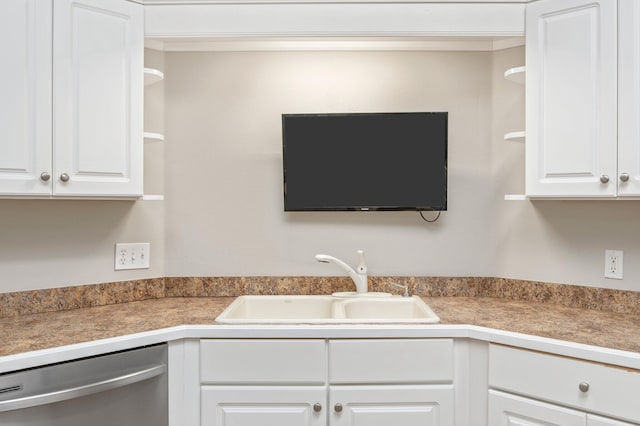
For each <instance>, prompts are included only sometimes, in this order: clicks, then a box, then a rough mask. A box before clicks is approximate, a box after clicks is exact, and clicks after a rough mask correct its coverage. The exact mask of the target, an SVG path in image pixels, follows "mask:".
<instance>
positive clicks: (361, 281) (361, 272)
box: [316, 250, 369, 293]
mask: <svg viewBox="0 0 640 426" xmlns="http://www.w3.org/2000/svg"><path fill="white" fill-rule="evenodd" d="M358 256H359V257H360V263H359V264H358V267H357V268H356V270H355V271H354V270H353V268H352V267H351V266H349V265H347V264H346V263H344V262H343V261H342V260H340V259H337V258H335V257H333V256H328V255H326V254H316V260H317V261H318V262H322V263H335V264H336V265H338V266H339V267H341V268H342V269H343V270H344V271H345V272H346V273H347V274H349V276H350V277H351V279H352V280H353V282H354V284H355V285H356V293H367V292H368V291H369V284H368V280H367V265H366V264H365V262H364V251H362V250H358Z"/></svg>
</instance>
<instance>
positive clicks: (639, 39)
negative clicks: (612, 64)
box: [617, 0, 640, 197]
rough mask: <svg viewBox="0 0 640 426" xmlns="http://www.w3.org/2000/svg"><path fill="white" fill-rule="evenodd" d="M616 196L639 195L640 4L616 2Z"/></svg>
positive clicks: (631, 0)
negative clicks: (617, 68)
mask: <svg viewBox="0 0 640 426" xmlns="http://www.w3.org/2000/svg"><path fill="white" fill-rule="evenodd" d="M618 7H619V10H620V14H619V16H620V18H619V23H618V25H619V34H620V36H619V37H618V54H619V58H618V64H619V70H618V78H619V79H620V80H619V88H620V90H619V92H618V105H619V107H618V126H619V127H618V175H617V181H618V193H619V195H620V196H635V197H637V196H640V2H638V0H619V3H618Z"/></svg>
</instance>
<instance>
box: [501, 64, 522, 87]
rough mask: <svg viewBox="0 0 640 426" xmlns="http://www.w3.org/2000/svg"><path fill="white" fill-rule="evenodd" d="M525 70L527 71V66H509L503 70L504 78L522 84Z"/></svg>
mask: <svg viewBox="0 0 640 426" xmlns="http://www.w3.org/2000/svg"><path fill="white" fill-rule="evenodd" d="M526 72H527V67H524V66H523V67H515V68H509V69H508V70H506V71H505V72H504V78H506V79H507V80H509V81H513V82H514V83H518V84H524V83H525V73H526Z"/></svg>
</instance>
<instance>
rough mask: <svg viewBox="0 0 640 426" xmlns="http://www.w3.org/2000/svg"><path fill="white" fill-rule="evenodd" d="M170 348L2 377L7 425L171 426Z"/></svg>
mask: <svg viewBox="0 0 640 426" xmlns="http://www.w3.org/2000/svg"><path fill="white" fill-rule="evenodd" d="M167 412H168V411H167V345H166V344H162V345H156V346H149V347H144V348H139V349H133V350H128V351H122V352H116V353H111V354H108V355H102V356H96V357H91V358H84V359H79V360H74V361H69V362H64V363H59V364H53V365H47V366H44V367H38V368H33V369H29V370H22V371H18V372H12V373H6V374H3V375H0V425H2V426H18V425H20V426H27V425H28V426H62V425H64V426H106V425H109V426H116V425H117V426H167V423H168V414H167Z"/></svg>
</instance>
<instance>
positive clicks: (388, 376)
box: [329, 339, 453, 384]
mask: <svg viewBox="0 0 640 426" xmlns="http://www.w3.org/2000/svg"><path fill="white" fill-rule="evenodd" d="M452 381H453V340H451V339H410V340H405V339H403V340H337V341H330V342H329V382H330V383H333V384H360V383H362V384H366V383H381V384H382V383H392V384H393V383H450V382H452Z"/></svg>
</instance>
